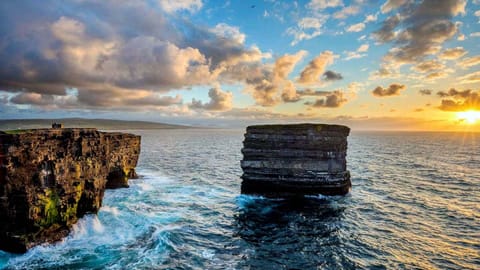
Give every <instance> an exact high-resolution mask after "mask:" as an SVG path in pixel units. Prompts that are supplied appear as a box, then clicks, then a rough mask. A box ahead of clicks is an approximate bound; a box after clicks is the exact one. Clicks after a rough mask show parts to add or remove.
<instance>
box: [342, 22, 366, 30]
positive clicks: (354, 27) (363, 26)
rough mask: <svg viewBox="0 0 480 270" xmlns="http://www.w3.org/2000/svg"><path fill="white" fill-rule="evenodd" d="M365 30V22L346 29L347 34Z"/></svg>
mask: <svg viewBox="0 0 480 270" xmlns="http://www.w3.org/2000/svg"><path fill="white" fill-rule="evenodd" d="M363 29H365V24H364V23H363V22H361V23H357V24H352V25H350V26H349V27H347V28H345V30H346V31H347V32H361V31H362V30H363Z"/></svg>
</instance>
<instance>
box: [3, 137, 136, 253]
mask: <svg viewBox="0 0 480 270" xmlns="http://www.w3.org/2000/svg"><path fill="white" fill-rule="evenodd" d="M139 154H140V136H136V135H132V134H124V133H105V132H99V131H97V130H96V129H37V130H30V131H25V132H20V133H18V134H6V133H0V249H3V250H6V251H11V252H25V251H26V250H27V249H29V248H30V247H32V246H35V245H37V244H40V243H44V242H52V241H57V240H60V239H61V238H62V237H64V236H66V235H67V234H68V232H69V228H70V227H71V225H73V224H74V223H75V222H76V221H77V220H78V218H80V217H82V216H83V215H85V214H86V213H96V212H97V211H98V210H99V208H100V206H101V205H102V199H103V194H104V191H105V188H117V187H128V178H132V177H135V176H136V173H135V166H136V165H137V160H138V156H139Z"/></svg>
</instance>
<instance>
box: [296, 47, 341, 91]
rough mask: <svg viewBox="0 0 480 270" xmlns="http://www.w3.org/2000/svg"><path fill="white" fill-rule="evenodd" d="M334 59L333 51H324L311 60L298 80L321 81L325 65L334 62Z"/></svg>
mask: <svg viewBox="0 0 480 270" xmlns="http://www.w3.org/2000/svg"><path fill="white" fill-rule="evenodd" d="M333 59H334V55H333V52H331V51H324V52H322V53H321V54H320V55H318V56H317V57H316V58H315V59H313V60H312V61H310V63H308V65H307V66H306V67H305V69H304V70H303V71H302V72H301V73H300V77H299V78H298V80H297V81H298V82H299V83H302V84H312V83H319V82H320V75H322V74H323V73H324V72H325V67H326V66H328V65H330V64H332V63H333Z"/></svg>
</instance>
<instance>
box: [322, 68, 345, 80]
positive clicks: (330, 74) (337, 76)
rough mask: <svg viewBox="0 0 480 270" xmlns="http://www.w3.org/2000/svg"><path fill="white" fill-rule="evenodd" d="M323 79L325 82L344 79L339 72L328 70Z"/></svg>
mask: <svg viewBox="0 0 480 270" xmlns="http://www.w3.org/2000/svg"><path fill="white" fill-rule="evenodd" d="M323 79H324V80H325V81H338V80H341V79H343V76H342V74H340V73H338V72H335V71H331V70H327V71H325V73H323Z"/></svg>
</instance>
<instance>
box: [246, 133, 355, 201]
mask: <svg viewBox="0 0 480 270" xmlns="http://www.w3.org/2000/svg"><path fill="white" fill-rule="evenodd" d="M349 133H350V128H348V127H346V126H340V125H326V124H290V125H257V126H249V127H247V132H246V134H245V140H244V141H243V149H242V153H243V160H242V161H241V167H242V169H243V175H242V179H243V181H242V193H244V194H257V195H263V196H268V197H282V196H296V195H309V194H323V195H344V194H346V193H348V192H349V190H350V187H351V182H350V172H349V171H348V170H347V163H346V155H347V136H348V134H349Z"/></svg>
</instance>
